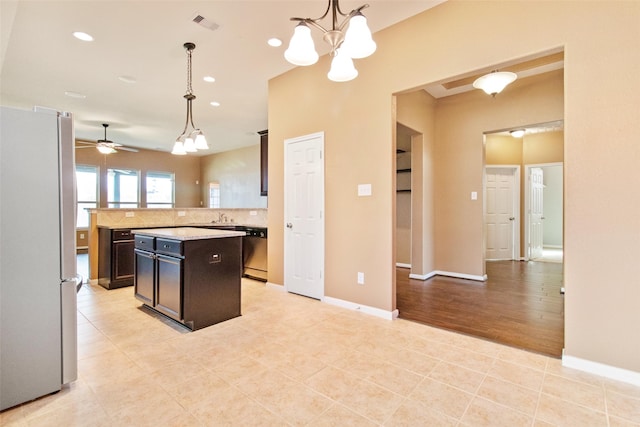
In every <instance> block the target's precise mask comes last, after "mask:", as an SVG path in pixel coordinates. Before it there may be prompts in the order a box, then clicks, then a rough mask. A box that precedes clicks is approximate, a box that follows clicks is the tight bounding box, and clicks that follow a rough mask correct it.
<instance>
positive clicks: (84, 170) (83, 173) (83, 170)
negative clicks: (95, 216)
mask: <svg viewBox="0 0 640 427" xmlns="http://www.w3.org/2000/svg"><path fill="white" fill-rule="evenodd" d="M76 187H77V192H78V200H77V206H78V213H77V218H76V220H77V221H76V227H77V228H88V227H89V212H88V211H87V209H95V208H97V207H98V167H97V166H84V165H76Z"/></svg>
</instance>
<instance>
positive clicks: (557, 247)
mask: <svg viewBox="0 0 640 427" xmlns="http://www.w3.org/2000/svg"><path fill="white" fill-rule="evenodd" d="M562 247H563V246H562V245H544V246H542V248H543V249H544V248H549V249H562Z"/></svg>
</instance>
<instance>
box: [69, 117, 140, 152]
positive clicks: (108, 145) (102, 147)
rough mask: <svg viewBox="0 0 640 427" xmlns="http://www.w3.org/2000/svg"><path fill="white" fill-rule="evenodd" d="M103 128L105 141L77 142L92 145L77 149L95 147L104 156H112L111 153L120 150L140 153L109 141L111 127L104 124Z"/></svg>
mask: <svg viewBox="0 0 640 427" xmlns="http://www.w3.org/2000/svg"><path fill="white" fill-rule="evenodd" d="M102 126H104V139H99V140H97V141H96V142H93V141H83V140H78V141H76V142H77V143H79V144H90V145H81V146H76V148H90V147H95V148H97V149H98V151H100V152H101V153H102V154H111V153H117V152H118V150H124V151H131V152H134V153H137V152H138V149H136V148H132V147H125V146H124V145H122V144H118V143H116V142H113V141H110V140H108V139H107V128H108V127H109V124H108V123H103V124H102Z"/></svg>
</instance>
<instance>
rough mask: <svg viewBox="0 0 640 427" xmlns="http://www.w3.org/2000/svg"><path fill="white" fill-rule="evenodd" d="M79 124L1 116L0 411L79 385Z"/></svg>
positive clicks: (37, 115)
mask: <svg viewBox="0 0 640 427" xmlns="http://www.w3.org/2000/svg"><path fill="white" fill-rule="evenodd" d="M75 217H76V207H75V154H74V132H73V119H72V117H71V115H70V114H68V113H60V112H58V111H53V110H50V109H45V108H39V107H36V108H34V109H33V110H20V109H15V108H8V107H1V110H0V410H3V409H6V408H10V407H12V406H15V405H18V404H20V403H23V402H27V401H30V400H33V399H36V398H38V397H41V396H44V395H46V394H49V393H53V392H56V391H59V390H60V389H61V388H62V385H63V384H67V383H69V382H72V381H73V380H75V379H76V378H77V359H78V357H77V320H76V319H77V312H76V308H77V296H76V290H77V287H78V286H80V283H81V280H80V278H79V277H77V273H76V244H75Z"/></svg>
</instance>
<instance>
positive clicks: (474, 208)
mask: <svg viewBox="0 0 640 427" xmlns="http://www.w3.org/2000/svg"><path fill="white" fill-rule="evenodd" d="M372 7H375V6H372ZM639 21H640V2H618V1H612V2H597V1H596V2H586V1H585V2H566V1H547V2H534V1H501V2H495V1H473V2H471V1H450V2H446V3H444V4H442V5H440V6H437V7H436V8H434V9H431V10H429V11H427V12H425V13H422V14H420V15H417V16H415V17H413V18H411V19H408V20H406V21H403V22H402V23H400V24H398V25H396V26H393V27H390V28H388V29H386V30H384V31H381V32H379V33H377V34H376V35H375V38H376V42H377V43H378V51H377V52H376V53H375V54H374V55H373V56H372V57H370V58H367V59H364V60H357V61H356V66H357V67H358V70H359V72H360V76H359V77H358V78H357V79H356V80H354V81H352V82H349V83H343V84H336V83H333V82H330V81H328V80H327V78H326V73H327V71H328V68H329V62H328V58H327V57H323V58H321V60H320V61H319V62H318V63H317V64H316V65H314V66H311V67H306V68H302V67H301V68H297V69H294V70H292V71H290V72H288V73H286V74H283V75H281V76H278V77H276V78H274V79H272V80H271V81H270V82H269V139H270V140H271V141H274V143H273V144H270V148H272V150H271V152H270V155H269V184H270V192H269V213H268V215H269V218H268V225H269V228H270V239H269V251H270V252H269V253H270V256H269V281H270V282H273V283H283V279H284V277H283V260H282V257H281V256H277V255H275V256H274V254H282V253H283V236H284V230H283V224H284V209H283V206H284V195H283V191H282V188H283V157H284V156H283V147H282V143H281V142H282V141H284V139H286V138H291V137H296V136H300V135H305V134H310V133H313V132H318V131H324V132H325V154H326V157H325V171H326V172H325V176H326V185H325V192H326V195H325V197H326V202H325V214H326V215H325V227H326V236H325V245H326V249H325V265H326V271H325V294H326V295H328V296H332V297H334V298H340V299H344V300H347V301H352V302H357V303H360V304H365V305H369V306H372V307H377V308H380V309H382V310H392V309H394V308H395V299H394V296H393V293H394V290H393V289H394V280H395V279H394V268H393V262H394V255H393V253H394V249H393V230H394V216H393V215H394V209H393V199H394V197H393V182H394V181H393V180H394V178H393V174H394V173H395V170H394V168H395V162H394V157H395V156H394V154H395V153H394V151H393V148H394V147H393V134H394V131H395V112H394V102H393V98H392V95H393V94H394V93H399V92H401V91H406V90H407V89H411V88H417V87H420V86H422V85H425V84H427V83H430V82H435V81H440V80H443V79H446V78H449V77H454V76H462V75H465V74H468V73H471V72H473V71H475V70H478V69H490V68H492V67H495V66H499V65H500V64H501V63H504V62H508V61H511V60H514V59H517V58H522V57H526V56H529V55H532V54H535V53H540V52H545V51H550V50H554V49H558V48H563V49H564V51H565V73H564V95H565V96H564V120H565V146H564V160H565V196H566V199H565V222H566V228H565V242H564V248H565V286H566V290H567V293H566V295H565V313H566V315H565V355H568V356H573V357H577V358H581V359H586V360H590V361H595V362H599V363H603V364H608V365H612V366H616V367H620V368H625V369H630V370H635V371H640V357H638V356H639V355H640V335H639V334H638V333H637V325H638V324H640V307H639V306H638V304H639V303H638V301H640V285H639V284H638V283H639V282H638V280H636V278H637V277H639V276H640V263H638V262H637V259H638V258H639V257H640V215H638V211H639V209H640V193H638V192H637V191H636V192H629V191H628V190H627V188H628V186H626V185H620V183H625V182H626V183H637V182H640V169H638V168H637V164H638V163H639V162H640V145H639V144H638V143H637V135H638V134H639V133H640V121H638V120H637V111H639V110H640V98H639V97H637V96H636V95H637V93H640V80H638V79H637V78H636V76H637V75H640V26H638V22H639ZM541 22H544V23H545V24H544V31H542V30H541V27H540V23H541ZM489 23H490V28H491V31H486V30H487V28H488V26H487V25H488V24H489ZM594 29H597V30H594ZM489 46H490V48H489ZM389 64H393V66H389ZM517 86H518V82H516V83H514V85H513V87H512V88H510V89H509V90H526V87H520V88H518V87H517ZM529 95H530V96H531V98H532V102H533V103H534V104H535V103H538V99H537V98H536V93H535V92H532V93H530V94H529ZM469 96H471V97H474V98H476V102H477V103H478V104H479V105H485V108H496V106H499V105H500V103H501V101H500V100H501V99H502V98H501V97H497V98H496V99H491V98H490V97H487V96H486V95H484V94H482V93H481V92H480V91H475V92H473V93H472V94H470V95H469ZM542 104H545V105H544V107H545V111H536V112H535V114H531V116H535V117H536V120H531V118H530V117H524V118H521V117H520V114H519V112H518V111H514V110H511V111H509V114H508V116H507V117H504V118H503V121H504V123H495V127H490V126H488V125H489V124H490V125H492V126H493V125H494V124H493V123H489V124H486V123H471V124H470V125H471V126H472V128H474V129H476V130H477V131H474V132H469V131H468V130H467V128H466V127H465V128H463V129H458V130H455V129H454V130H450V131H448V132H449V133H447V134H446V135H443V134H441V133H440V132H437V133H436V141H439V140H440V138H441V137H444V136H446V137H447V139H448V140H452V141H457V143H455V147H437V150H436V157H438V158H443V159H444V161H443V163H442V165H439V162H436V165H435V167H436V176H438V177H440V176H441V174H442V176H445V177H450V178H451V182H450V183H449V185H450V186H455V187H456V188H459V189H460V190H456V191H455V193H454V194H447V193H446V192H445V191H443V189H441V188H440V185H439V184H438V185H437V186H436V189H437V192H436V194H435V196H436V200H437V201H438V202H437V203H438V206H439V207H436V223H437V222H438V220H437V219H438V217H439V216H440V217H442V216H443V215H447V214H448V212H447V211H446V210H445V209H444V207H445V206H447V204H446V203H445V204H440V199H439V197H443V198H444V200H445V201H447V202H449V203H453V202H455V201H454V200H452V199H453V198H455V197H460V200H461V202H460V203H461V204H466V205H468V209H467V213H466V214H465V215H460V214H454V216H453V218H452V223H451V225H450V226H448V227H447V229H448V230H449V231H451V232H452V233H454V235H455V236H460V235H463V234H464V236H465V238H464V239H461V238H459V237H455V238H454V239H453V240H454V241H455V244H456V245H457V246H458V249H459V252H456V253H453V252H452V250H451V247H445V248H444V253H442V254H441V253H440V247H438V245H436V260H438V261H440V262H442V264H443V265H445V266H450V267H451V268H452V269H454V270H460V269H462V270H464V271H471V272H480V271H482V264H483V263H482V257H481V252H482V231H481V230H482V215H481V212H482V210H481V203H479V202H478V203H475V204H472V203H471V202H470V201H469V200H468V199H469V198H468V195H469V192H470V191H474V190H476V191H478V192H479V194H481V185H482V184H481V182H482V181H481V177H482V172H481V171H482V162H483V154H482V153H483V150H481V148H479V147H481V146H482V143H481V139H480V140H478V138H481V136H480V135H478V132H480V134H481V133H482V132H483V131H489V130H497V129H499V128H501V127H510V126H514V125H518V124H526V123H534V122H541V121H547V120H551V119H556V118H557V116H558V112H557V111H552V112H546V110H547V106H546V103H543V102H542V101H540V105H542ZM311 111H312V112H313V114H310V113H309V112H311ZM560 115H561V116H562V113H560ZM438 123H439V121H438ZM502 124H504V125H505V126H502ZM469 138H471V139H472V140H470V139H469ZM469 146H472V147H473V148H472V149H471V150H468V147H469ZM456 148H457V150H455V149H456ZM462 165H464V168H463V167H462ZM444 168H451V170H452V172H451V173H450V174H447V172H445V171H443V169H444ZM462 169H465V171H464V172H462V173H463V175H464V177H463V178H462V179H460V178H459V177H458V176H457V174H456V173H454V172H453V171H456V172H461V170H462ZM367 182H368V183H371V184H372V188H373V195H372V197H368V198H358V197H357V195H356V194H357V193H356V186H357V184H359V183H367ZM439 183H440V181H439ZM277 189H281V190H280V191H278V190H277ZM365 199H366V200H365ZM614 215H615V216H614ZM453 224H455V225H458V226H459V228H460V230H457V229H455V227H454V226H453ZM436 231H437V232H441V230H439V227H438V226H436ZM443 238H444V237H443ZM437 241H438V239H436V242H437ZM602 248H607V250H606V251H602ZM457 258H460V259H464V260H466V261H465V262H464V263H462V264H461V263H460V261H459V260H458V259H457ZM356 271H364V272H365V274H366V277H367V278H368V280H367V283H366V285H364V286H358V285H356V284H355V279H356ZM369 278H371V280H369Z"/></svg>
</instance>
